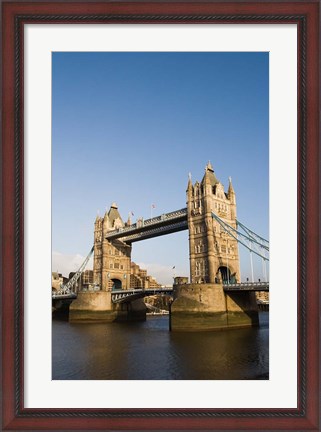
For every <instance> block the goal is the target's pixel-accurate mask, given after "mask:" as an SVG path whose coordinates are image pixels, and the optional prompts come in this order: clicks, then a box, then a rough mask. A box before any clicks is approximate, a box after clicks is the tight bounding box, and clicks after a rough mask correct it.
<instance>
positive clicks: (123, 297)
mask: <svg viewBox="0 0 321 432" xmlns="http://www.w3.org/2000/svg"><path fill="white" fill-rule="evenodd" d="M223 289H224V291H225V292H242V291H253V292H255V291H269V282H243V283H234V284H223ZM172 293H173V287H163V288H155V289H143V288H135V289H128V290H122V289H121V290H114V291H111V298H112V301H113V303H125V302H129V301H133V300H137V299H139V298H143V297H147V296H152V295H159V294H167V295H171V294H172ZM76 298H77V294H75V293H71V292H69V293H68V292H67V293H60V292H58V293H55V294H52V299H53V300H63V299H76Z"/></svg>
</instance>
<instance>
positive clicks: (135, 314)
mask: <svg viewBox="0 0 321 432" xmlns="http://www.w3.org/2000/svg"><path fill="white" fill-rule="evenodd" d="M145 319H146V306H145V304H144V302H143V300H142V299H138V300H134V301H132V302H128V303H117V304H114V303H113V302H112V300H111V292H110V291H92V292H90V291H87V292H79V293H78V296H77V299H76V300H74V301H73V302H72V303H71V305H70V308H69V321H70V322H113V321H143V320H145Z"/></svg>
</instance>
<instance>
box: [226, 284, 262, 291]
mask: <svg viewBox="0 0 321 432" xmlns="http://www.w3.org/2000/svg"><path fill="white" fill-rule="evenodd" d="M223 289H224V291H227V292H228V291H269V282H241V283H235V284H223Z"/></svg>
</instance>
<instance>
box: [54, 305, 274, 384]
mask: <svg viewBox="0 0 321 432" xmlns="http://www.w3.org/2000/svg"><path fill="white" fill-rule="evenodd" d="M260 323H261V325H260V327H259V328H248V329H239V330H227V331H218V332H189V333H180V332H177V333H176V332H169V330H168V326H169V322H168V316H156V317H148V319H147V320H146V321H145V322H136V323H133V322H122V323H112V324H70V323H68V322H66V321H64V320H63V319H54V320H53V327H52V328H53V334H52V347H53V362H52V364H53V368H52V370H53V374H52V378H53V379H60V380H70V379H71V380H73V379H81V380H84V379H96V380H109V379H112V380H132V379H133V380H134V379H135V380H141V379H145V380H202V379H203V380H204V379H207V380H242V379H246V380H255V379H268V370H269V363H268V362H269V320H268V312H262V313H260Z"/></svg>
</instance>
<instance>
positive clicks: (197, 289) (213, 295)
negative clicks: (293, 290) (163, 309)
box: [170, 283, 259, 331]
mask: <svg viewBox="0 0 321 432" xmlns="http://www.w3.org/2000/svg"><path fill="white" fill-rule="evenodd" d="M173 297H174V301H173V303H172V305H171V317H170V319H171V323H170V326H171V330H172V331H202V330H204V331H206V330H208V331H210V330H223V329H230V328H242V327H250V326H257V325H259V319H258V308H257V304H256V299H255V294H254V293H253V292H242V293H233V294H231V293H229V294H225V292H224V290H223V285H222V284H211V283H206V284H183V285H174V292H173Z"/></svg>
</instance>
